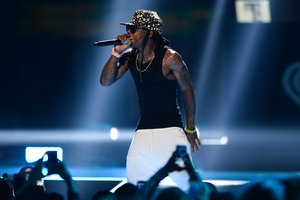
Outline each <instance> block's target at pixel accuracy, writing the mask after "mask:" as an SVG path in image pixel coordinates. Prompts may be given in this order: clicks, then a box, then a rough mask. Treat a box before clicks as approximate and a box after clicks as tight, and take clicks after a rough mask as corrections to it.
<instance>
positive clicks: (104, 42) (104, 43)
mask: <svg viewBox="0 0 300 200" xmlns="http://www.w3.org/2000/svg"><path fill="white" fill-rule="evenodd" d="M121 44H123V42H122V41H121V40H119V39H112V40H101V41H98V42H95V43H94V45H95V46H97V47H103V46H109V45H121Z"/></svg>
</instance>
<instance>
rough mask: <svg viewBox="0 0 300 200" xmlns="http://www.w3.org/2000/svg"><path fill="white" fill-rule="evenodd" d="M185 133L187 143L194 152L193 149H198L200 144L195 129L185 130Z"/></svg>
mask: <svg viewBox="0 0 300 200" xmlns="http://www.w3.org/2000/svg"><path fill="white" fill-rule="evenodd" d="M185 135H186V137H187V139H188V141H189V143H190V144H191V148H192V152H195V150H197V151H198V150H199V147H200V146H201V142H200V139H199V137H198V133H197V131H195V132H194V133H187V132H185Z"/></svg>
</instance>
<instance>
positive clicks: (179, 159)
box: [175, 145, 187, 168]
mask: <svg viewBox="0 0 300 200" xmlns="http://www.w3.org/2000/svg"><path fill="white" fill-rule="evenodd" d="M175 155H176V160H175V163H176V164H177V165H178V166H179V167H181V168H184V167H185V164H184V162H185V156H186V155H187V150H186V146H185V145H177V146H176V152H175Z"/></svg>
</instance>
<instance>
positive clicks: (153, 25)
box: [120, 10, 163, 34]
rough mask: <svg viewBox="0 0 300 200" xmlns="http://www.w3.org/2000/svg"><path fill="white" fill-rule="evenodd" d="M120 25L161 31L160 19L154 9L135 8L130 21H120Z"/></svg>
mask: <svg viewBox="0 0 300 200" xmlns="http://www.w3.org/2000/svg"><path fill="white" fill-rule="evenodd" d="M120 24H121V25H131V26H138V27H141V28H144V29H147V30H150V31H157V32H158V33H159V34H161V33H162V27H163V24H162V20H161V18H160V17H159V16H158V14H157V13H156V12H155V11H151V10H136V11H135V13H134V15H133V17H132V19H131V21H130V22H121V23H120Z"/></svg>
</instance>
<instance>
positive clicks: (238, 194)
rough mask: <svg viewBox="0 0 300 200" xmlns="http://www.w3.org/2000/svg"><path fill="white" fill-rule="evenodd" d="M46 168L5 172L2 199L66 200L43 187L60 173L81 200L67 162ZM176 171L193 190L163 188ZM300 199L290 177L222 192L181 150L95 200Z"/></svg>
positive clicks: (74, 199) (299, 182)
mask: <svg viewBox="0 0 300 200" xmlns="http://www.w3.org/2000/svg"><path fill="white" fill-rule="evenodd" d="M44 165H45V162H44V161H43V158H41V159H39V160H38V161H37V162H36V163H35V164H34V166H25V167H23V168H22V169H20V171H19V172H18V173H16V174H14V175H13V178H12V180H11V179H9V176H8V174H6V173H3V175H2V177H1V179H0V199H1V200H2V199H3V200H12V199H13V200H63V199H64V197H63V195H62V194H60V193H58V192H48V191H47V188H45V185H44V184H43V178H44V177H45V176H48V175H50V174H58V175H59V176H60V177H61V178H62V179H63V180H64V181H65V184H66V186H67V198H68V199H69V200H79V199H81V198H80V194H79V192H78V188H77V185H76V182H75V181H74V180H73V178H72V176H71V173H70V172H69V170H68V168H67V166H66V164H65V163H63V162H61V161H59V160H57V162H56V164H55V166H54V167H53V166H51V165H48V167H49V168H50V167H51V168H52V169H51V171H48V174H46V175H45V174H43V172H42V168H43V166H44ZM174 171H186V172H187V173H188V175H189V189H188V190H187V191H183V190H182V189H180V188H178V187H175V186H172V187H171V186H170V187H161V186H160V185H159V184H160V182H161V181H162V180H163V179H164V178H165V177H167V176H168V175H169V174H170V173H172V172H174ZM119 199H120V200H127V199H128V200H129V199H132V200H152V199H156V200H169V199H170V200H171V199H172V200H299V199H300V179H299V178H298V177H287V178H282V179H274V180H263V181H251V182H249V183H247V184H244V185H241V186H239V187H238V188H236V189H235V190H232V191H227V192H220V191H218V188H217V187H216V186H214V185H213V184H211V183H208V182H205V181H203V180H202V177H201V176H200V174H199V173H198V172H197V171H196V169H195V167H194V166H193V164H192V162H191V158H190V156H189V155H188V154H183V155H182V154H180V155H179V154H178V152H177V151H174V153H173V154H172V155H171V156H170V158H169V160H168V161H166V164H165V165H164V166H163V167H162V168H160V169H159V170H158V171H157V172H156V173H155V174H153V175H152V177H151V178H150V179H149V180H147V181H143V182H142V181H141V182H139V183H138V184H137V185H134V184H132V183H126V184H124V185H122V186H120V187H119V188H117V189H116V190H115V192H114V193H112V192H110V191H106V190H101V189H100V188H99V191H97V192H96V193H95V194H93V197H92V200H119Z"/></svg>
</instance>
